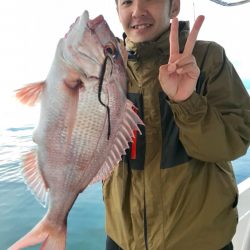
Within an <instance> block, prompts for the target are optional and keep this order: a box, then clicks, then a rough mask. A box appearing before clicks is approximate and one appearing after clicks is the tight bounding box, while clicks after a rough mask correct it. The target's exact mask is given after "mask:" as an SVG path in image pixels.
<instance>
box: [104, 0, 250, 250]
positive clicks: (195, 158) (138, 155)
mask: <svg viewBox="0 0 250 250" xmlns="http://www.w3.org/2000/svg"><path fill="white" fill-rule="evenodd" d="M116 4H117V13H118V16H119V19H120V22H121V24H122V26H123V29H124V41H121V42H122V43H125V45H126V49H127V51H128V61H127V65H126V66H127V73H128V80H129V81H128V98H129V99H130V100H132V101H133V102H134V104H135V105H136V107H137V108H138V110H137V112H138V114H139V115H140V117H141V118H142V119H143V121H144V123H145V127H142V128H141V130H142V135H139V134H137V135H135V139H134V141H133V143H132V144H131V145H130V149H129V150H128V151H127V153H126V156H124V158H123V161H122V162H121V163H120V164H119V167H117V168H115V171H114V172H113V174H112V175H111V177H110V178H109V179H107V180H106V181H105V182H104V183H103V196H104V202H105V206H106V232H107V235H108V237H107V244H106V250H118V249H123V250H144V249H145V250H220V249H223V250H230V249H233V246H232V243H231V240H232V237H233V235H234V233H235V230H236V225H237V210H236V206H237V197H238V192H237V185H236V183H235V178H234V173H233V170H232V166H231V163H230V161H231V160H234V159H236V158H238V157H240V156H242V155H243V154H245V153H246V151H247V149H248V146H249V141H250V100H249V95H248V93H247V91H246V89H245V88H244V86H243V84H242V82H241V80H240V78H239V76H238V74H237V73H236V71H235V69H234V67H233V65H232V64H231V63H230V61H229V60H228V58H227V57H226V55H225V51H224V49H223V48H222V47H221V46H220V45H218V44H217V43H215V42H207V41H197V36H198V33H199V30H200V28H201V26H202V23H203V21H204V17H203V16H199V17H198V18H197V20H196V22H195V24H194V26H193V28H192V30H191V31H190V30H189V25H188V23H187V22H183V21H178V19H177V18H176V17H177V15H178V13H179V11H180V0H172V1H171V0H129V1H125V0H116ZM171 20H172V21H171ZM170 23H171V24H170Z"/></svg>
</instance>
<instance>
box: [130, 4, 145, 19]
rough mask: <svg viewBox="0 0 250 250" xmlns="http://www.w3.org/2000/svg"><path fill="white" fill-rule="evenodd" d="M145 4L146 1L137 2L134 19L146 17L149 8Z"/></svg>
mask: <svg viewBox="0 0 250 250" xmlns="http://www.w3.org/2000/svg"><path fill="white" fill-rule="evenodd" d="M144 2H145V1H135V4H134V10H133V17H140V16H144V15H145V14H146V13H147V6H146V4H145V3H144Z"/></svg>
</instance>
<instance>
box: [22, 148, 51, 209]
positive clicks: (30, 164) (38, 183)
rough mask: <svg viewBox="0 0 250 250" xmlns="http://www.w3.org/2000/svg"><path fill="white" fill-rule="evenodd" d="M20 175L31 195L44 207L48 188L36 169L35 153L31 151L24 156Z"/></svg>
mask: <svg viewBox="0 0 250 250" xmlns="http://www.w3.org/2000/svg"><path fill="white" fill-rule="evenodd" d="M22 175H23V177H24V182H25V183H26V185H27V187H28V188H29V189H30V191H31V193H32V194H33V195H34V196H35V197H36V199H37V200H38V201H39V202H40V203H41V204H42V206H44V207H46V206H47V202H48V187H47V185H46V183H45V181H44V179H43V176H42V175H41V172H40V170H39V168H38V162H37V156H36V152H34V151H32V152H29V153H27V154H26V155H25V156H24V160H23V168H22Z"/></svg>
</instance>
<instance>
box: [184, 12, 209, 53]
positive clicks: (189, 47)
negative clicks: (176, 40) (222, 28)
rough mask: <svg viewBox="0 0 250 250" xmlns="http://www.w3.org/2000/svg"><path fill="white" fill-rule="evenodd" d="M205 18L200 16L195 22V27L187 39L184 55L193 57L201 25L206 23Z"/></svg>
mask: <svg viewBox="0 0 250 250" xmlns="http://www.w3.org/2000/svg"><path fill="white" fill-rule="evenodd" d="M204 19H205V17H204V16H198V17H197V19H196V20H195V23H194V26H193V28H192V30H191V32H190V34H189V36H188V38H187V42H186V44H185V48H184V51H183V54H185V55H192V53H193V49H194V45H195V42H196V39H197V37H198V33H199V31H200V28H201V25H202V23H203V21H204Z"/></svg>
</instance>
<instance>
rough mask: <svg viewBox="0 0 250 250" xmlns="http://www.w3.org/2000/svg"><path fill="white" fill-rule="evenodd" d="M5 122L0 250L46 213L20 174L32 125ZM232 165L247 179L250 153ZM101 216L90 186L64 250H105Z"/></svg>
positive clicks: (0, 133)
mask: <svg viewBox="0 0 250 250" xmlns="http://www.w3.org/2000/svg"><path fill="white" fill-rule="evenodd" d="M247 83H248V84H249V82H247ZM249 88H250V86H249ZM12 115H15V117H18V116H20V113H19V112H17V111H15V110H14V113H12ZM20 117H23V116H20ZM29 117H30V116H29ZM6 119H7V120H8V119H10V118H8V116H7V115H6V116H5V117H4V121H5V123H4V126H1V125H3V122H2V123H1V124H0V177H1V178H0V250H6V249H7V248H8V247H9V246H10V245H11V244H12V243H13V242H15V241H16V240H17V239H19V238H20V237H22V236H23V235H24V234H26V233H27V232H28V231H29V230H31V229H32V228H33V227H34V226H35V225H36V224H37V222H38V221H40V219H41V218H42V217H43V216H44V214H45V213H46V211H47V209H45V208H43V207H42V206H41V205H40V204H39V203H38V202H37V200H36V199H35V198H34V196H33V195H31V193H30V191H29V190H27V188H26V186H25V184H24V183H23V181H22V178H21V176H20V173H19V167H20V164H21V155H22V154H24V153H25V152H27V151H28V150H30V149H31V148H32V147H33V146H34V144H33V142H32V140H31V135H32V131H33V128H34V124H32V123H31V124H20V122H19V123H18V122H17V120H16V121H15V122H13V121H12V122H11V123H8V122H6ZM20 120H21V118H20V119H18V121H20ZM25 120H26V121H27V118H26V119H25ZM31 120H32V119H31ZM2 121H3V120H2ZM233 165H234V170H235V175H236V180H237V183H239V182H241V181H243V180H244V179H246V178H247V177H250V150H248V152H247V154H246V155H244V156H242V157H241V158H239V159H237V160H235V161H234V162H233ZM104 213H105V210H104V204H103V199H102V191H101V184H99V183H98V184H95V185H91V186H89V187H88V188H87V189H86V190H85V191H84V192H83V193H81V194H80V195H79V197H78V199H77V200H76V202H75V204H74V206H73V208H72V209H71V211H70V214H69V218H68V235H67V249H69V250H103V249H105V238H106V237H105V230H104V225H105V219H104ZM28 249H30V250H35V249H39V247H38V246H36V247H30V248H28Z"/></svg>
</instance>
